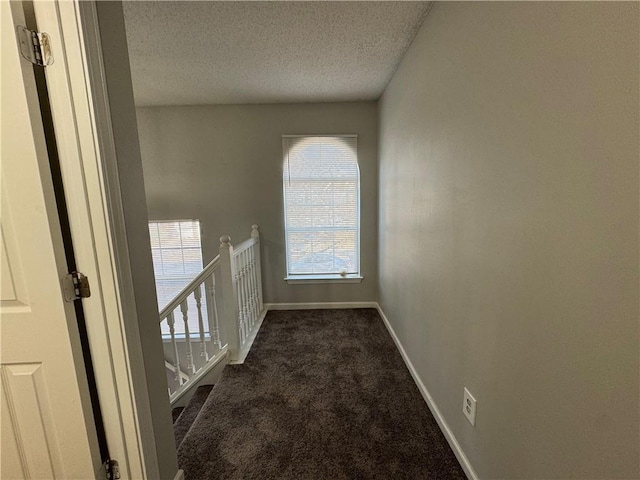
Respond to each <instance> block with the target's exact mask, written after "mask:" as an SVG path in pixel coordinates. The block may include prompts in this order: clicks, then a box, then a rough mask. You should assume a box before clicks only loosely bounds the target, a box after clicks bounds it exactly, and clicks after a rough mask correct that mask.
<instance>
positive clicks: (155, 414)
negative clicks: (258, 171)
mask: <svg viewBox="0 0 640 480" xmlns="http://www.w3.org/2000/svg"><path fill="white" fill-rule="evenodd" d="M96 5H97V16H98V22H99V27H100V41H101V44H102V56H103V60H104V69H105V83H106V87H107V91H108V95H109V109H110V113H111V118H112V122H111V123H112V128H113V137H114V142H115V148H116V156H117V165H116V166H115V169H116V171H117V175H118V180H119V182H120V188H121V191H120V192H109V194H112V195H117V194H118V193H119V194H120V195H121V199H120V200H121V202H122V208H123V215H124V223H125V225H124V230H125V232H126V239H127V245H126V250H127V251H126V252H120V254H121V255H122V256H123V257H127V258H129V259H130V265H129V267H130V270H129V271H128V272H126V274H127V275H130V278H128V279H127V281H126V283H131V284H132V285H133V295H134V298H132V299H130V298H123V299H122V302H123V304H124V303H125V302H128V301H131V303H133V304H135V305H134V308H133V309H132V311H133V313H132V314H130V315H129V312H130V310H129V309H128V308H123V310H124V311H125V314H126V317H125V323H126V324H127V328H131V330H128V331H127V340H128V343H129V345H128V346H129V347H130V348H131V344H132V343H133V342H134V340H135V341H136V342H137V341H139V343H138V344H136V345H135V350H134V351H130V355H131V362H132V363H133V362H141V363H143V364H144V365H143V368H142V369H140V368H137V367H139V365H136V368H134V369H133V372H132V373H133V374H134V375H139V376H135V377H134V378H133V379H132V380H133V382H134V389H135V390H134V392H135V396H136V407H137V410H138V416H139V420H140V425H139V426H140V427H142V429H143V431H142V433H141V435H142V436H143V438H145V439H146V440H147V441H146V442H144V444H143V449H144V452H143V453H144V456H145V461H146V468H147V475H148V476H149V478H158V479H162V480H171V479H173V478H174V477H175V475H176V472H177V471H178V465H177V458H176V452H175V440H174V436H173V425H172V422H171V412H170V408H169V396H168V393H167V379H166V374H165V367H164V354H163V350H162V341H161V337H160V325H159V322H158V305H157V300H156V291H155V287H154V281H153V266H152V262H151V245H150V242H149V229H148V227H147V222H148V217H147V209H146V205H145V195H144V179H143V176H142V161H141V159H140V147H139V145H138V133H137V130H136V112H135V108H134V103H133V89H132V86H131V72H130V70H129V57H128V54H127V39H126V34H125V27H124V18H123V15H122V4H121V3H120V2H111V1H105V2H97V4H96ZM112 167H113V166H109V168H112ZM119 274H121V275H124V274H125V272H122V271H121V272H119ZM140 354H141V356H140ZM141 370H142V371H143V372H144V374H139V372H140V371H141ZM131 448H133V446H132V447H131Z"/></svg>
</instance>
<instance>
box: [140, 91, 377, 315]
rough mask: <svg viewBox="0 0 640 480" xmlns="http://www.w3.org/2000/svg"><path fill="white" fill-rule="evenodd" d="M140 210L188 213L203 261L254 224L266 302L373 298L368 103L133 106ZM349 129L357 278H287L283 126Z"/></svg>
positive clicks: (373, 114) (291, 130)
mask: <svg viewBox="0 0 640 480" xmlns="http://www.w3.org/2000/svg"><path fill="white" fill-rule="evenodd" d="M137 113H138V126H139V133H140V146H141V151H142V161H143V167H144V178H145V189H146V192H147V204H148V208H149V218H151V219H155V220H170V219H185V218H195V219H198V220H200V222H201V225H202V229H203V232H202V242H203V254H204V261H205V263H207V262H208V261H209V260H211V259H212V258H214V257H215V256H216V255H217V254H218V247H219V245H220V242H219V238H220V236H221V235H223V234H229V235H231V240H232V243H238V242H240V241H242V240H245V239H247V238H249V235H250V232H251V224H253V223H257V224H258V225H259V226H260V232H261V242H262V262H263V270H262V274H263V275H262V276H263V290H264V300H265V302H268V303H289V302H353V301H374V300H375V299H376V289H377V209H378V203H377V202H378V200H377V128H378V125H377V106H376V103H340V104H297V105H231V106H229V105H220V106H196V107H192V106H188V107H187V106H185V107H146V108H138V109H137ZM340 133H357V134H358V163H359V165H360V178H361V180H360V182H361V232H360V236H361V265H362V267H361V268H362V275H363V276H364V280H363V281H362V283H361V284H348V285H346V284H321V285H288V284H287V283H286V282H285V281H284V277H285V276H286V263H285V247H284V219H283V211H282V209H283V205H282V162H283V156H282V140H281V136H282V135H283V134H340Z"/></svg>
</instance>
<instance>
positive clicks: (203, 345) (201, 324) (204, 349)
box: [193, 285, 209, 361]
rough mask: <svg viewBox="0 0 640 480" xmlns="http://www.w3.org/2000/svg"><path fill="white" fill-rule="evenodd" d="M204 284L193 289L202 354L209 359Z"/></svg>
mask: <svg viewBox="0 0 640 480" xmlns="http://www.w3.org/2000/svg"><path fill="white" fill-rule="evenodd" d="M201 288H202V285H198V286H197V287H196V289H195V290H194V291H193V296H194V297H195V299H196V310H197V311H198V330H199V331H198V333H199V334H200V356H201V357H204V359H205V360H207V361H208V360H209V353H208V352H207V344H206V343H205V336H204V319H203V318H202V290H201Z"/></svg>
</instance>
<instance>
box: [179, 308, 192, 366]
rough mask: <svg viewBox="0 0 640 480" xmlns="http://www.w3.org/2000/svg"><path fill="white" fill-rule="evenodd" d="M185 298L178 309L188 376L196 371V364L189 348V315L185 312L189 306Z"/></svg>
mask: <svg viewBox="0 0 640 480" xmlns="http://www.w3.org/2000/svg"><path fill="white" fill-rule="evenodd" d="M187 298H189V297H187ZM187 298H185V299H184V300H183V301H182V303H181V304H180V311H181V312H182V320H183V322H184V338H185V340H186V342H187V343H186V345H187V368H188V369H189V376H191V375H193V374H195V373H196V366H195V364H194V363H193V349H192V348H191V334H190V333H189V315H188V313H187V312H188V310H189V306H188V305H187Z"/></svg>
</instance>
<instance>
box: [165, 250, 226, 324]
mask: <svg viewBox="0 0 640 480" xmlns="http://www.w3.org/2000/svg"><path fill="white" fill-rule="evenodd" d="M219 266H220V255H218V256H217V257H216V258H214V259H213V260H211V261H210V262H209V264H208V265H207V266H206V267H204V268H203V269H202V271H201V272H200V273H199V274H198V275H196V277H195V278H194V279H193V280H191V281H190V282H189V283H188V284H187V286H186V287H184V288H183V289H182V290H180V293H178V294H177V295H176V296H175V297H173V300H171V301H170V302H169V303H168V304H167V306H166V307H164V308H163V309H162V310H161V311H160V322H162V321H163V320H164V319H165V318H167V316H168V315H169V314H170V313H171V312H173V311H174V310H175V309H176V308H178V307H179V306H180V304H181V303H182V302H183V301H184V299H185V298H187V297H188V296H189V295H191V294H192V293H193V291H194V290H195V289H196V287H198V286H200V284H201V283H202V282H204V281H205V279H206V278H207V277H209V275H211V274H212V273H213V271H214V270H215V269H216V268H217V267H219Z"/></svg>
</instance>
